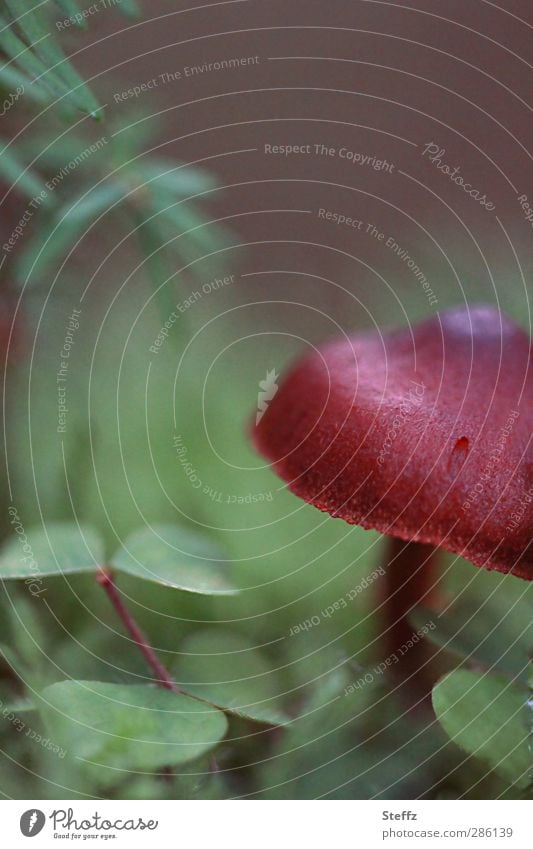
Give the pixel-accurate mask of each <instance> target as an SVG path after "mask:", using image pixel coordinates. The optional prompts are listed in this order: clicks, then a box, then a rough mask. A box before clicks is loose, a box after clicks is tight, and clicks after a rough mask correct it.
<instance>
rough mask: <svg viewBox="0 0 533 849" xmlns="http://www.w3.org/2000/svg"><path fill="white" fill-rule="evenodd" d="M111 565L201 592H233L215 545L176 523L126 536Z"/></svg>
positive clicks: (223, 557)
mask: <svg viewBox="0 0 533 849" xmlns="http://www.w3.org/2000/svg"><path fill="white" fill-rule="evenodd" d="M111 565H112V566H114V567H115V568H116V569H119V570H120V571H121V572H127V573H128V574H129V575H134V576H135V577H136V578H143V579H144V580H145V581H152V582H154V583H156V584H162V585H163V586H166V587H174V588H175V589H179V590H185V591H186V592H191V593H199V594H201V595H233V594H234V593H237V592H238V589H237V588H236V587H235V586H233V585H232V583H231V582H230V580H229V576H228V562H227V558H225V555H224V552H222V551H221V550H220V549H219V548H218V546H216V545H215V544H214V543H212V542H211V541H210V540H209V539H206V537H204V536H200V535H199V534H195V533H193V532H192V531H189V530H188V529H187V528H180V527H178V526H177V525H156V526H153V527H151V528H142V530H139V531H136V532H135V533H134V534H132V535H131V536H130V537H128V538H127V539H126V541H125V543H124V546H123V548H122V549H120V550H119V551H118V552H117V553H116V554H115V555H114V556H113V557H112V558H111Z"/></svg>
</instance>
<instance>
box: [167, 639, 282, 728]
mask: <svg viewBox="0 0 533 849" xmlns="http://www.w3.org/2000/svg"><path fill="white" fill-rule="evenodd" d="M174 671H175V677H176V680H177V681H179V683H180V687H181V688H182V689H184V690H185V691H186V692H188V693H190V694H191V695H194V696H197V697H198V698H200V699H205V700H206V701H208V702H210V703H211V704H213V705H217V706H218V707H220V708H223V709H224V710H227V711H229V712H230V713H232V714H235V715H236V716H240V717H242V718H243V719H251V720H254V721H256V722H264V723H267V724H268V725H284V724H285V723H287V722H288V721H289V720H288V717H287V716H286V714H285V713H284V710H283V698H282V695H281V694H282V686H281V681H280V676H279V674H278V672H277V671H276V669H275V667H274V665H273V664H272V663H270V662H269V660H268V658H267V656H266V655H265V653H264V651H261V650H259V649H257V648H256V647H255V646H254V645H253V643H252V642H251V641H250V640H247V639H246V638H245V637H243V636H241V635H240V634H237V633H232V632H231V631H229V630H227V629H224V630H221V629H216V628H213V629H209V630H204V631H195V632H193V633H192V634H191V635H190V636H189V637H188V638H187V639H186V640H184V641H183V643H182V645H181V647H180V655H179V659H178V662H177V664H176V667H175V670H174Z"/></svg>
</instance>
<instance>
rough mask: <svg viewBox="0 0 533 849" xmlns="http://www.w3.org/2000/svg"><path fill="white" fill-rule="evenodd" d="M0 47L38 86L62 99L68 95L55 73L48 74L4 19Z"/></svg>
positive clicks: (2, 19)
mask: <svg viewBox="0 0 533 849" xmlns="http://www.w3.org/2000/svg"><path fill="white" fill-rule="evenodd" d="M0 47H1V48H2V49H3V50H4V52H5V53H6V54H7V55H8V57H9V58H10V59H11V60H12V61H13V62H15V63H16V64H17V65H18V67H19V68H20V69H21V70H22V71H24V72H25V73H26V74H28V76H29V77H31V78H32V79H35V80H36V81H37V84H39V83H40V84H41V85H43V86H45V87H46V88H48V90H49V91H50V92H51V93H52V94H53V95H55V96H57V97H62V96H63V95H64V94H65V93H66V92H65V86H64V84H63V83H62V81H61V80H58V79H57V77H56V76H55V75H54V74H53V73H48V69H47V67H46V65H44V64H43V62H41V60H40V59H39V58H38V57H37V56H36V55H35V54H34V53H33V51H32V50H31V48H30V47H28V45H27V44H25V43H24V42H23V41H22V40H21V39H20V38H19V37H18V36H17V35H15V33H14V32H13V29H12V25H11V24H9V23H8V22H7V21H6V20H5V19H4V18H0Z"/></svg>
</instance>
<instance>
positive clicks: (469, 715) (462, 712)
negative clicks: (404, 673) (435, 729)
mask: <svg viewBox="0 0 533 849" xmlns="http://www.w3.org/2000/svg"><path fill="white" fill-rule="evenodd" d="M526 703H527V692H526V691H525V690H522V689H520V688H519V687H517V686H515V685H514V684H512V683H510V682H509V681H507V680H505V679H503V678H499V677H497V676H496V675H488V674H485V675H483V674H480V673H476V672H469V671H467V670H463V669H461V670H457V671H455V672H451V673H450V674H449V675H446V676H445V677H444V678H442V679H441V681H439V683H438V684H437V685H436V687H435V688H434V690H433V707H434V709H435V713H436V714H437V717H438V720H439V722H440V723H441V725H442V727H443V728H444V730H445V731H446V733H447V734H448V735H449V736H450V738H451V739H452V740H453V741H454V742H455V743H457V745H458V746H460V747H461V749H464V750H465V751H466V752H469V753H470V754H472V755H474V756H475V757H476V758H479V759H480V760H482V761H483V762H485V763H486V764H487V765H488V766H489V767H490V769H493V770H494V771H495V772H496V773H498V774H499V775H501V776H502V778H503V779H505V780H506V781H508V782H509V783H510V784H515V785H517V786H518V787H527V786H528V784H529V783H530V782H531V778H532V775H531V770H532V762H531V750H530V746H529V741H530V736H531V727H530V722H531V718H530V716H528V713H527V705H526ZM528 723H529V724H528Z"/></svg>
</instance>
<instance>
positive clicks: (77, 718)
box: [42, 681, 227, 781]
mask: <svg viewBox="0 0 533 849" xmlns="http://www.w3.org/2000/svg"><path fill="white" fill-rule="evenodd" d="M42 701H43V715H44V719H45V722H46V724H47V727H48V729H49V732H50V735H51V736H53V739H54V741H56V740H57V741H58V742H59V741H60V742H61V744H62V745H63V746H64V748H65V749H67V751H68V753H69V754H70V755H74V756H76V757H78V758H81V759H83V760H87V761H90V762H92V763H93V764H96V765H98V778H99V780H100V779H102V778H103V779H104V780H105V771H104V770H103V769H102V766H104V767H105V766H108V767H110V768H111V770H110V780H111V781H116V778H117V774H116V770H155V769H160V768H162V767H165V766H169V765H174V764H182V763H186V762H187V761H191V760H194V759H195V758H198V757H200V756H201V755H203V754H204V753H205V752H208V751H209V750H210V749H212V748H214V747H215V746H216V745H217V744H218V743H219V742H220V741H221V740H222V738H223V737H224V735H225V733H226V730H227V720H226V717H225V716H224V714H223V713H222V712H221V711H219V710H217V709H216V708H213V707H211V706H210V705H206V704H204V703H202V702H199V701H197V700H196V699H191V698H190V697H189V696H184V695H182V694H180V693H173V692H171V691H170V690H163V689H162V688H159V687H150V686H142V685H134V686H128V685H125V684H108V683H102V682H100V681H62V682H60V683H58V684H52V685H51V686H49V687H45V689H44V690H43V691H42Z"/></svg>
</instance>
